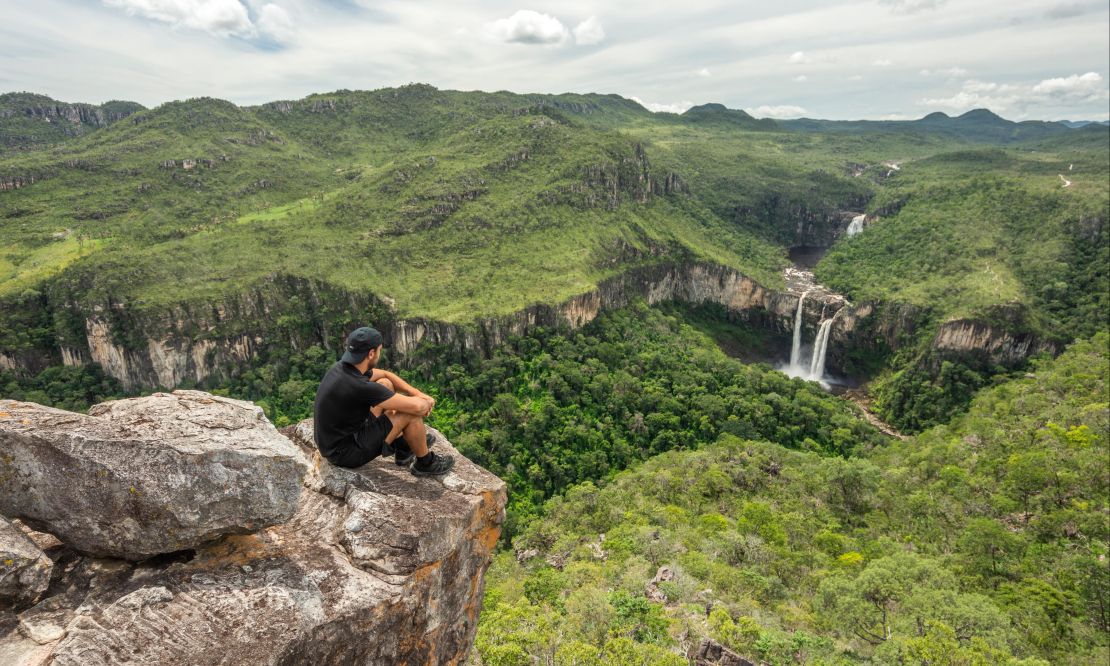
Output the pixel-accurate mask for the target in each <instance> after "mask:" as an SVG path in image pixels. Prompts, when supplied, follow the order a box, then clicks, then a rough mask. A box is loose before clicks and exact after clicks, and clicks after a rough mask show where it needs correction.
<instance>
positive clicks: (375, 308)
mask: <svg viewBox="0 0 1110 666" xmlns="http://www.w3.org/2000/svg"><path fill="white" fill-rule="evenodd" d="M787 283H788V284H787V288H786V289H783V290H776V289H770V288H767V287H765V286H764V285H762V284H760V283H758V282H756V281H755V280H753V279H752V278H750V277H748V276H745V275H744V274H742V273H740V272H738V271H736V270H734V269H731V268H727V267H724V266H720V265H716V264H708V263H692V264H655V265H649V266H642V267H639V268H636V269H633V270H629V271H626V272H624V273H621V274H619V275H616V276H613V277H611V278H609V279H606V280H603V281H602V282H601V283H599V284H598V286H597V288H596V289H594V290H592V291H589V292H586V293H584V294H580V295H578V296H574V297H572V298H570V299H567V300H565V301H563V302H561V303H556V304H535V305H531V306H528V307H526V308H523V309H522V310H520V311H518V312H515V313H513V314H509V315H503V316H497V317H485V318H480V319H478V320H476V321H474V322H472V323H468V324H457V323H450V322H443V321H438V320H434V319H429V318H422V317H415V318H407V319H403V318H398V317H397V315H396V312H395V311H394V309H393V307H392V303H389V302H387V301H381V300H379V299H377V298H375V297H374V296H373V295H371V294H368V293H354V292H350V291H347V290H343V289H339V288H336V287H335V286H333V285H329V284H326V283H321V282H318V281H314V280H306V279H302V278H296V277H292V276H287V275H276V276H272V277H270V278H268V279H267V280H266V281H265V282H263V283H261V284H259V285H257V286H256V287H254V288H252V289H250V290H249V291H247V292H244V293H242V294H238V295H236V296H233V297H229V298H228V299H226V300H224V301H220V302H217V303H206V304H203V305H189V304H182V305H178V306H174V307H172V308H169V309H167V310H164V311H158V312H153V313H151V312H139V311H137V310H135V309H134V308H133V307H132V306H129V305H126V304H122V303H114V302H113V303H106V304H96V305H92V306H89V305H88V304H79V302H78V300H79V299H78V297H77V295H75V294H71V295H60V296H56V297H53V298H50V299H47V298H45V297H42V298H41V299H40V300H39V301H37V302H34V303H27V304H26V305H25V306H23V307H24V308H25V309H26V310H27V311H28V312H31V311H34V312H40V313H43V314H42V317H43V318H42V319H41V320H38V321H33V322H28V324H27V325H28V326H32V327H47V328H48V327H51V326H53V327H54V335H53V339H54V345H55V346H54V347H51V348H49V349H42V348H38V349H19V350H14V349H13V350H0V369H13V370H17V371H21V372H27V373H36V372H39V371H41V370H42V369H44V368H46V367H49V366H52V365H58V364H64V365H82V364H86V363H90V362H92V363H97V364H99V365H100V366H101V367H102V368H103V369H104V371H105V372H106V373H107V374H109V375H111V376H112V377H115V378H116V379H118V380H119V381H120V383H121V384H122V385H123V387H124V388H125V389H127V390H135V389H138V388H141V387H158V386H162V387H173V386H177V385H180V384H181V383H182V382H205V381H221V380H225V379H227V378H228V377H230V376H232V375H233V374H234V373H236V372H237V371H238V370H237V369H238V368H241V367H243V366H244V365H247V364H249V363H250V362H251V361H252V360H253V359H254V358H255V357H256V356H257V355H259V354H260V353H261V352H263V351H264V350H265V349H266V347H267V346H268V345H270V344H271V342H272V341H274V340H275V338H276V339H277V340H278V341H280V343H281V344H282V345H287V346H288V347H289V348H292V349H303V348H306V347H309V346H311V345H315V344H322V345H323V346H324V347H325V348H326V349H329V350H334V349H336V348H337V347H338V346H340V345H341V344H342V341H343V338H344V335H345V333H346V331H348V330H350V329H352V328H354V327H356V326H360V325H366V324H368V323H369V324H373V325H374V326H376V327H377V328H379V329H380V330H381V331H382V333H383V334H384V335H385V341H386V345H387V347H389V349H390V353H391V354H393V355H394V356H393V358H394V360H403V357H405V356H407V355H411V354H412V353H413V352H414V351H415V350H416V349H417V348H418V347H419V346H420V345H421V344H424V343H427V344H432V345H437V346H439V347H441V348H442V351H443V353H445V354H448V355H455V356H457V357H462V356H466V355H469V354H477V355H480V356H488V355H489V354H490V353H491V352H492V351H493V350H494V349H496V348H497V347H499V346H501V345H503V344H504V343H505V341H506V340H507V339H508V338H509V337H510V336H513V335H522V334H526V333H528V332H529V331H531V330H533V329H535V328H536V327H539V326H544V327H551V326H557V325H568V326H570V327H572V328H577V327H580V326H583V325H585V324H587V323H589V322H590V321H592V320H593V319H594V318H596V317H597V316H598V315H599V314H600V313H601V312H602V311H603V310H610V309H617V308H621V307H624V306H626V305H628V304H629V303H631V302H632V301H634V300H636V299H639V298H643V299H645V300H646V301H647V302H648V303H651V304H655V303H661V302H665V301H682V302H686V303H692V304H699V303H706V302H709V303H717V304H720V305H722V306H723V307H725V308H726V309H727V310H729V311H730V312H731V313H733V314H734V315H736V316H737V317H738V318H740V319H744V320H747V321H750V322H752V323H754V324H757V325H759V326H761V327H764V328H767V329H769V330H771V331H774V332H776V333H781V334H789V333H790V332H791V331H793V327H794V315H795V313H796V311H797V308H798V301H799V299H800V297H801V294H802V292H803V291H804V290H805V289H804V286H802V285H794V284H791V283H790V280H789V276H788V280H787ZM803 314H804V318H803V320H804V324H805V326H806V330H807V339H812V337H813V336H814V335H815V334H816V331H817V330H818V328H819V326H820V324H821V322H822V321H823V319H824V318H826V317H831V316H833V315H834V314H836V315H837V320H836V321H835V322H834V324H833V325H832V327H831V331H830V336H831V340H832V341H834V342H835V343H836V346H837V348H839V349H843V348H844V347H845V345H847V344H854V343H856V342H857V341H862V343H863V344H865V345H870V346H873V345H875V344H877V342H879V341H881V343H882V344H884V345H885V346H886V348H887V349H897V348H899V347H900V346H902V345H904V344H906V343H907V342H912V337H913V335H914V334H915V332H916V330H917V328H918V327H919V326H920V324H921V323H922V322H923V321H924V319H925V318H926V314H927V313H926V312H925V311H924V310H923V309H922V308H917V307H914V306H909V305H905V304H898V303H888V304H879V303H861V304H847V303H846V302H845V301H844V299H843V298H842V297H839V296H837V295H835V294H831V293H826V294H823V295H822V296H821V297H820V298H818V297H816V295H814V297H810V298H808V299H807V300H806V302H805V303H804V313H803ZM282 315H292V318H293V319H296V321H297V324H296V325H294V326H284V327H283V326H282V325H280V324H278V323H277V322H280V321H281V320H282V319H284V318H286V317H283V316H282ZM59 322H66V323H67V326H66V327H65V328H64V329H62V328H59V326H60V324H59ZM982 333H983V334H982V335H977V337H976V339H977V340H979V342H980V343H981V344H983V345H984V346H985V347H988V348H992V349H996V350H997V351H995V352H992V353H994V354H996V355H998V356H999V357H1000V358H1006V359H1012V360H1013V362H1017V361H1019V360H1020V359H1022V358H1024V355H1023V354H1025V353H1026V352H1027V351H1029V352H1032V351H1035V350H1037V349H1039V348H1040V347H1041V345H1040V343H1039V342H1038V341H1036V340H1034V341H1030V342H1028V344H1027V343H1026V342H1025V341H1023V340H1017V341H1016V342H1015V341H1013V340H1007V336H1010V337H1013V335H1012V334H1010V333H1008V331H1007V329H1006V328H1004V327H992V328H990V330H989V331H985V332H982ZM945 340H946V338H945V337H941V338H938V340H937V342H938V344H945ZM838 354H839V352H837V353H833V352H832V351H830V365H832V366H835V365H837V364H838V363H837V357H838Z"/></svg>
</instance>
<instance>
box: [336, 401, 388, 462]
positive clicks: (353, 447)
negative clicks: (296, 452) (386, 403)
mask: <svg viewBox="0 0 1110 666" xmlns="http://www.w3.org/2000/svg"><path fill="white" fill-rule="evenodd" d="M391 430H393V421H390V420H389V417H388V416H386V415H385V414H382V415H381V416H374V415H373V414H370V415H368V416H367V417H366V420H365V421H363V423H362V428H361V429H360V430H358V431H356V432H355V433H354V434H353V435H351V439H350V442H349V443H347V444H346V446H345V447H344V448H343V450H341V451H337V452H336V455H335V459H334V460H330V462H331V463H332V464H333V465H338V466H339V467H361V466H363V465H365V464H366V463H368V462H370V461H371V460H373V459H374V458H377V457H378V456H380V455H381V454H382V446H383V445H384V444H385V437H386V435H388V434H389V431H391Z"/></svg>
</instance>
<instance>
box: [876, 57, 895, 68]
mask: <svg viewBox="0 0 1110 666" xmlns="http://www.w3.org/2000/svg"><path fill="white" fill-rule="evenodd" d="M871 64H872V65H874V66H876V67H890V66H891V65H893V64H894V62H893V61H892V60H890V59H889V58H879V59H878V60H875V61H873V62H872V63H871Z"/></svg>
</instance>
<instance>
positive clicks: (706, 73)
mask: <svg viewBox="0 0 1110 666" xmlns="http://www.w3.org/2000/svg"><path fill="white" fill-rule="evenodd" d="M696 74H697V75H698V76H713V72H711V71H709V68H708V67H702V68H701V69H699V70H698V71H697V72H696Z"/></svg>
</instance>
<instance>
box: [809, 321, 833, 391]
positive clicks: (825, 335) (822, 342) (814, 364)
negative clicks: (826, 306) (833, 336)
mask: <svg viewBox="0 0 1110 666" xmlns="http://www.w3.org/2000/svg"><path fill="white" fill-rule="evenodd" d="M837 312H839V310H838V311H837ZM835 320H836V315H833V316H832V317H831V318H830V319H826V320H825V321H823V322H821V328H820V330H818V331H817V339H815V340H814V341H813V358H812V359H810V362H809V379H813V380H816V381H821V378H822V377H824V376H825V350H826V349H828V347H829V329H831V328H832V325H833V321H835Z"/></svg>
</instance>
